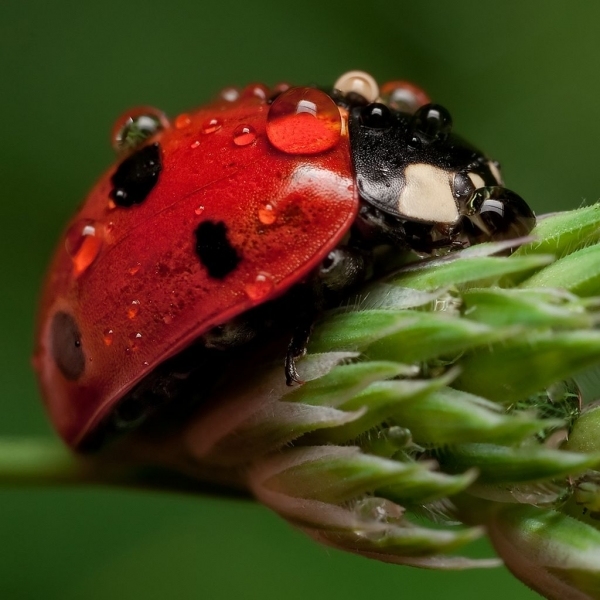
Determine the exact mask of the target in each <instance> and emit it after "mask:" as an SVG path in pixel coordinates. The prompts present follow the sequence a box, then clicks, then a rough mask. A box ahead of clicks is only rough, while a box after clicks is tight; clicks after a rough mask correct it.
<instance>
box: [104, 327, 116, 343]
mask: <svg viewBox="0 0 600 600" xmlns="http://www.w3.org/2000/svg"><path fill="white" fill-rule="evenodd" d="M114 335H115V332H114V331H113V330H112V329H111V328H110V327H108V328H106V329H105V330H104V331H103V332H102V341H103V342H104V345H105V346H112V343H113V337H114Z"/></svg>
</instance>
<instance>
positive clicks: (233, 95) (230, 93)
mask: <svg viewBox="0 0 600 600" xmlns="http://www.w3.org/2000/svg"><path fill="white" fill-rule="evenodd" d="M219 97H220V98H221V99H222V100H225V102H235V101H236V100H237V99H238V98H239V97H240V91H239V90H238V89H237V88H234V87H226V88H224V89H222V90H221V93H220V94H219Z"/></svg>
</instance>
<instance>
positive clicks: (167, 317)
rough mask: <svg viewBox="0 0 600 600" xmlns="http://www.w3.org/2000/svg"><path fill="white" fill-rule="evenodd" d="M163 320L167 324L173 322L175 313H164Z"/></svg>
mask: <svg viewBox="0 0 600 600" xmlns="http://www.w3.org/2000/svg"><path fill="white" fill-rule="evenodd" d="M162 320H163V323H164V324H165V325H170V324H171V323H172V322H173V315H171V314H168V315H164V316H163V318H162Z"/></svg>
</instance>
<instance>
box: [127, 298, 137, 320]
mask: <svg viewBox="0 0 600 600" xmlns="http://www.w3.org/2000/svg"><path fill="white" fill-rule="evenodd" d="M139 312H140V301H139V300H133V301H132V302H131V304H130V305H129V306H128V307H127V318H128V319H135V318H136V317H137V316H138V313H139Z"/></svg>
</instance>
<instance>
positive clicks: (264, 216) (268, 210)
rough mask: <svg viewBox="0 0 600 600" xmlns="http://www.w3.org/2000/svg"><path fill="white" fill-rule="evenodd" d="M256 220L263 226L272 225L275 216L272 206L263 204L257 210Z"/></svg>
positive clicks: (275, 218)
mask: <svg viewBox="0 0 600 600" xmlns="http://www.w3.org/2000/svg"><path fill="white" fill-rule="evenodd" d="M258 220H259V221H260V222H261V223H262V224H263V225H273V223H275V221H276V220H277V215H276V214H275V211H274V209H273V205H272V204H265V205H264V206H263V207H261V208H259V209H258Z"/></svg>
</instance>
